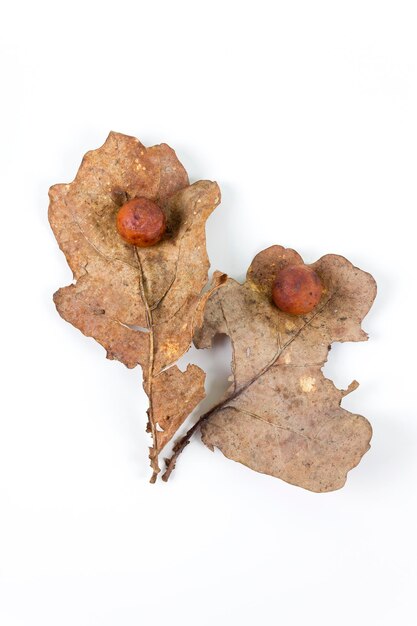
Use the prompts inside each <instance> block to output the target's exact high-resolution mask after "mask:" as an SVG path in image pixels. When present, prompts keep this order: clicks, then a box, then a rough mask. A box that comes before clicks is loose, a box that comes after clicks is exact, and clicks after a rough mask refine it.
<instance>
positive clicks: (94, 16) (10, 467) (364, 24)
mask: <svg viewBox="0 0 417 626" xmlns="http://www.w3.org/2000/svg"><path fill="white" fill-rule="evenodd" d="M416 11H417V7H416V3H415V2H413V1H410V2H401V1H400V0H395V1H392V2H384V1H383V0H377V1H375V2H372V1H366V0H360V1H357V2H355V1H352V0H350V1H349V2H340V1H337V0H336V1H335V0H329V1H328V2H323V1H319V0H315V1H314V2H311V1H306V2H301V1H296V0H294V1H287V2H270V3H268V2H265V1H260V0H258V1H257V2H252V3H249V2H245V1H240V2H237V3H232V2H230V3H227V2H226V1H225V0H223V2H217V1H215V0H210V2H204V3H202V2H197V1H194V2H191V1H190V2H186V1H180V0H173V1H171V2H161V1H156V0H153V1H148V2H144V1H142V0H139V1H135V2H125V1H122V0H118V1H117V2H106V1H101V2H87V1H85V2H73V1H72V2H57V1H55V2H47V1H44V0H38V1H37V2H18V1H15V2H10V3H8V4H7V5H6V4H3V8H2V9H1V13H2V14H1V16H0V29H1V38H0V46H1V82H0V85H1V87H2V95H1V101H0V107H1V116H0V126H1V135H0V137H1V146H0V150H1V164H0V172H1V216H2V217H1V228H0V255H1V275H2V278H1V287H2V289H1V294H2V296H1V310H0V313H1V333H2V335H1V353H2V354H1V367H2V370H3V371H2V374H1V378H0V380H1V389H2V391H1V395H0V402H1V416H0V622H1V624H2V625H4V626H38V625H39V626H57V625H59V626H67V625H68V626H74V625H77V626H96V625H97V626H136V625H142V624H151V625H152V626H162V625H167V624H171V625H173V626H180V625H181V626H188V625H194V624H198V625H199V626H208V625H211V624H220V625H225V626H226V625H227V626H229V625H230V624H239V626H249V625H252V624H258V623H259V624H283V625H285V626H299V625H300V626H303V625H304V624H309V625H311V626H319V625H320V626H334V625H335V624H337V625H338V626H345V625H346V626H347V625H349V626H350V625H351V624H359V625H362V624H375V625H378V626H385V625H391V624H401V626H414V625H415V624H416V623H417V609H416V604H415V600H413V595H414V592H415V589H416V582H417V580H416V573H417V571H416V567H417V566H416V562H417V545H416V530H415V529H416V523H417V506H416V505H417V495H416V478H417V454H416V443H417V426H416V408H415V406H416V400H415V389H416V383H415V380H416V365H415V363H416V349H417V342H416V330H415V328H416V322H415V317H416V315H417V299H416V293H417V287H416V265H415V249H416V229H415V219H414V218H415V213H416V210H417V184H416V183H417V177H416V173H417V37H416V31H417V13H416ZM111 129H112V130H117V131H120V132H124V133H127V134H131V135H136V136H138V137H139V138H140V139H141V140H142V142H143V143H145V144H146V145H152V144H155V143H159V142H167V143H169V144H170V145H171V146H173V147H174V148H175V149H176V150H177V153H178V156H179V157H180V159H181V160H182V162H183V163H184V165H185V166H186V168H187V169H188V171H189V173H190V177H191V179H192V180H197V179H199V178H211V179H215V180H217V181H218V182H219V184H220V185H221V188H222V191H223V202H222V204H221V206H220V207H219V208H218V209H217V211H216V212H215V214H213V216H212V217H211V218H210V220H209V223H208V229H207V231H208V251H209V254H210V257H211V260H212V268H213V269H221V270H223V271H225V272H228V273H229V274H230V275H231V276H233V277H235V278H239V279H241V278H242V277H243V275H244V273H245V270H246V268H247V266H248V265H249V263H250V261H251V259H252V257H253V256H254V254H255V253H257V252H258V251H259V250H261V249H262V248H264V247H266V246H268V245H271V244H273V243H280V244H283V245H286V246H291V247H294V248H296V249H297V250H298V251H299V252H300V253H301V254H302V255H303V256H304V258H305V260H306V261H307V262H312V261H314V260H315V259H317V258H319V257H320V256H321V255H323V254H325V253H327V252H335V253H340V254H342V255H345V256H346V257H348V258H349V259H350V260H351V261H353V262H354V263H355V264H356V265H358V266H359V267H361V268H363V269H366V270H368V271H370V272H371V273H372V274H373V275H374V276H375V277H376V279H377V281H378V285H379V296H378V299H377V301H376V304H375V306H374V308H373V310H372V312H371V314H370V315H369V316H368V317H367V318H366V320H365V323H364V328H365V330H367V331H368V332H369V333H370V341H369V342H368V343H361V344H354V345H348V344H344V345H339V344H338V345H335V346H334V349H333V350H332V352H331V354H330V359H329V362H328V364H327V365H326V367H325V373H326V375H327V376H329V377H331V378H332V379H333V380H334V381H335V382H336V384H337V385H338V386H340V387H346V386H347V384H349V383H350V382H351V380H352V379H354V378H356V379H358V380H359V381H360V382H361V386H360V388H359V389H358V390H357V391H356V392H355V393H353V394H351V395H349V396H348V397H347V398H346V399H345V400H344V406H345V407H346V408H348V409H351V410H353V411H357V412H359V413H362V414H363V415H366V416H367V417H368V418H369V419H370V420H371V422H372V424H373V427H374V437H373V442H372V449H371V451H370V452H369V453H368V454H367V455H366V456H365V458H364V459H363V461H362V462H361V464H360V465H359V467H358V468H356V469H355V470H353V471H352V472H351V473H350V475H349V478H348V482H347V485H346V487H345V488H344V489H342V490H341V491H338V492H335V493H330V494H322V495H318V494H313V493H309V492H307V491H303V490H302V489H299V488H297V487H292V486H290V485H287V484H285V483H284V482H282V481H279V480H277V479H274V478H270V477H267V476H263V475H261V474H256V473H255V472H252V471H250V470H248V469H246V468H245V467H243V466H240V465H238V464H236V463H233V462H231V461H228V460H227V459H225V458H224V457H223V456H222V455H221V453H220V452H218V451H217V452H216V453H214V454H213V453H211V452H210V451H209V450H207V449H206V448H204V447H203V445H202V444H201V443H200V441H199V440H195V441H194V443H193V444H192V445H191V446H189V447H188V449H187V450H186V451H185V452H184V454H183V456H182V458H181V459H180V461H179V463H178V467H177V470H176V472H175V474H174V476H173V479H172V481H171V482H170V483H168V484H164V483H159V484H157V485H155V486H151V485H149V483H148V478H149V468H148V460H147V450H146V446H147V443H148V440H147V436H146V435H145V433H144V423H145V416H144V412H145V409H146V398H145V396H144V394H143V392H142V389H141V381H140V371H139V370H133V371H128V370H127V369H126V368H124V367H123V366H122V365H120V364H118V363H115V362H110V361H107V360H106V359H105V358H104V351H103V349H102V348H101V347H100V346H99V345H98V344H95V342H94V341H93V340H91V339H87V338H85V337H84V336H83V335H82V334H81V333H80V332H78V331H77V330H75V329H74V328H73V327H71V326H70V325H69V324H66V323H64V322H63V321H62V320H61V318H60V317H59V316H58V315H57V313H56V311H55V308H54V306H53V304H52V301H51V296H52V293H53V292H54V291H55V290H56V289H57V288H58V287H59V286H63V285H65V284H68V283H69V282H70V281H71V278H72V277H71V274H70V271H69V268H68V267H67V265H66V263H65V260H64V257H63V255H62V254H61V253H60V251H59V249H58V247H57V245H56V242H55V240H54V238H53V236H52V234H51V232H50V230H49V226H48V223H47V203H48V201H47V191H48V187H49V186H50V185H51V184H53V183H57V182H69V181H71V180H72V179H73V177H74V175H75V173H76V170H77V168H78V165H79V163H80V161H81V158H82V156H83V154H84V153H85V152H86V151H87V150H89V149H92V148H96V147H98V146H100V145H101V144H102V143H103V141H104V140H105V138H106V136H107V133H108V131H109V130H111ZM228 356H229V353H228V351H227V350H226V352H223V353H222V352H215V353H214V354H211V355H210V354H209V353H208V352H205V353H204V354H200V353H199V354H198V355H197V351H196V350H192V351H191V353H190V354H189V358H190V359H192V360H194V361H197V362H198V363H201V364H202V365H203V367H204V368H206V369H207V370H208V374H209V375H208V381H207V384H208V389H209V392H210V398H209V401H212V398H213V397H214V396H215V395H216V393H218V392H219V390H220V388H221V387H222V385H224V379H225V376H226V375H227V369H228V366H227V358H228ZM213 390H214V391H213Z"/></svg>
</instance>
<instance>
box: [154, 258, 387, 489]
mask: <svg viewBox="0 0 417 626" xmlns="http://www.w3.org/2000/svg"><path fill="white" fill-rule="evenodd" d="M300 263H303V261H302V259H301V257H300V256H299V254H297V252H295V251H294V250H290V249H285V248H282V247H281V246H272V247H270V248H268V249H266V250H264V251H263V252H260V253H259V254H258V255H257V256H256V257H255V259H254V260H253V262H252V264H251V266H250V268H249V270H248V273H247V278H246V282H245V283H244V284H243V285H241V284H239V283H237V282H236V281H234V280H232V279H228V281H227V284H226V286H225V287H223V288H222V289H221V290H219V291H218V292H216V293H214V294H213V295H212V296H211V298H210V300H209V301H208V302H207V305H206V311H205V318H204V324H203V325H202V327H201V328H200V329H199V330H198V331H197V332H196V335H195V339H194V341H195V343H196V345H197V347H200V348H206V347H210V346H211V344H212V341H213V339H214V337H215V336H216V335H218V334H223V333H224V334H227V335H228V336H229V337H230V339H231V342H232V349H233V360H232V372H233V382H232V385H231V388H230V389H229V392H228V394H227V396H226V398H225V399H224V400H223V401H222V402H220V403H219V404H218V405H217V406H216V407H214V409H212V410H211V411H209V412H208V413H207V414H206V415H205V416H203V417H202V418H201V420H200V424H201V430H202V439H203V441H204V443H205V444H206V445H207V446H208V447H209V448H211V449H213V448H214V447H217V448H219V449H220V450H221V451H222V452H223V454H224V455H225V456H226V457H228V458H230V459H233V460H235V461H238V462H240V463H243V464H244V465H247V466H248V467H250V468H252V469H254V470H256V471H258V472H262V473H265V474H270V475H272V476H276V477H278V478H281V479H283V480H285V481H287V482H288V483H291V484H294V485H299V486H300V487H304V488H305V489H309V490H311V491H316V492H324V491H332V490H334V489H339V488H340V487H342V486H343V485H344V483H345V481H346V475H347V472H348V471H349V470H350V469H352V468H353V467H355V466H356V465H357V464H358V463H359V461H360V459H361V457H362V456H363V454H364V453H365V452H366V451H367V450H368V449H369V442H370V439H371V435H372V430H371V426H370V424H369V422H368V421H367V420H366V419H365V418H364V417H362V416H360V415H354V414H352V413H349V412H348V411H346V410H345V409H343V408H341V406H340V404H341V401H342V398H343V396H344V395H346V394H347V393H349V392H350V391H353V389H355V388H356V387H357V383H356V381H354V382H353V383H352V384H351V385H350V386H349V388H348V389H347V390H346V391H341V390H339V389H337V388H336V387H335V385H334V384H333V383H332V381H330V380H329V379H327V378H326V377H325V376H324V375H323V372H322V367H323V365H324V363H325V361H326V360H327V355H328V352H329V349H330V347H331V345H330V344H331V343H332V342H335V341H338V342H344V341H364V340H366V339H367V335H366V333H364V331H363V330H362V329H361V322H362V320H363V318H364V317H365V315H366V314H367V312H368V311H369V309H370V307H371V305H372V302H373V300H374V298H375V295H376V284H375V281H374V279H373V278H372V276H371V275H370V274H367V273H365V272H363V271H361V270H360V269H358V268H356V267H354V266H353V265H352V264H351V263H350V262H349V261H347V260H346V259H345V258H343V257H341V256H335V255H327V256H324V257H322V258H321V259H320V260H319V261H317V262H316V263H313V264H312V265H311V267H312V268H313V269H314V270H315V271H316V272H317V274H318V275H319V276H320V278H321V280H322V283H323V285H324V293H323V295H322V298H321V301H320V303H319V304H318V306H317V307H316V308H315V309H314V310H313V311H312V312H311V313H309V314H308V315H303V316H293V315H289V314H286V313H283V312H282V311H280V310H278V309H277V308H276V307H275V306H274V305H273V303H272V301H271V295H270V294H271V287H272V283H273V281H274V279H275V277H276V274H277V272H278V271H279V270H280V269H282V268H284V267H285V266H287V265H292V264H300ZM195 429H196V427H194V431H195ZM185 443H186V442H185V439H184V440H182V444H183V445H182V447H184V444H185ZM178 447H181V446H178ZM174 461H175V459H174ZM170 470H172V466H171V467H169V465H168V470H167V472H166V474H167V473H168V476H169V473H170Z"/></svg>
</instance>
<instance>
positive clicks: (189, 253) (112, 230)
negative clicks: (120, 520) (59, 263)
mask: <svg viewBox="0 0 417 626" xmlns="http://www.w3.org/2000/svg"><path fill="white" fill-rule="evenodd" d="M137 196H144V197H146V198H150V199H151V200H154V201H156V202H157V203H158V204H159V205H160V206H161V207H162V209H163V210H164V212H165V215H166V218H167V231H166V234H165V237H164V239H163V240H162V241H161V242H160V243H159V244H157V245H155V246H153V247H150V248H136V247H135V246H131V245H129V244H127V243H125V242H124V241H123V240H122V239H121V237H120V236H119V234H118V232H117V230H116V214H117V211H118V209H119V207H120V205H121V204H123V203H124V202H126V201H127V200H129V199H131V198H135V197H137ZM219 202H220V190H219V188H218V186H217V184H216V183H214V182H211V181H199V182H197V183H195V184H193V185H189V181H188V176H187V173H186V171H185V169H184V168H183V166H182V165H181V163H180V162H179V161H178V159H177V157H176V154H175V152H174V151H173V150H172V149H171V148H170V147H169V146H167V145H166V144H161V145H158V146H153V147H151V148H145V146H143V145H142V144H141V143H140V141H139V140H138V139H136V138H134V137H129V136H126V135H122V134H119V133H114V132H112V133H110V135H109V136H108V138H107V140H106V142H105V143H104V145H103V146H102V147H101V148H99V149H97V150H93V151H91V152H88V153H87V154H86V155H85V156H84V159H83V161H82V163H81V166H80V168H79V170H78V173H77V176H76V178H75V180H74V181H73V182H72V183H70V184H60V185H54V186H53V187H51V189H50V206H49V220H50V224H51V227H52V229H53V231H54V234H55V237H56V239H57V241H58V244H59V246H60V248H61V250H62V251H63V252H64V254H65V256H66V259H67V262H68V264H69V266H70V268H71V270H72V272H73V275H74V281H73V284H72V285H69V286H68V287H64V288H62V289H59V290H58V291H57V292H56V293H55V295H54V301H55V304H56V307H57V309H58V312H59V313H60V315H61V316H62V317H63V318H64V319H65V320H67V321H68V322H70V323H71V324H73V325H74V326H76V327H77V328H79V329H80V330H81V331H82V332H83V333H84V334H85V335H87V336H90V337H94V339H96V340H97V341H98V342H99V343H100V344H101V345H102V346H104V348H105V349H106V351H107V357H108V358H109V359H117V360H119V361H121V362H122V363H124V364H125V365H126V366H127V367H129V368H132V367H135V366H136V365H137V364H140V365H141V366H142V369H143V377H144V389H145V391H146V393H147V395H148V397H149V409H148V430H149V432H151V434H152V438H153V445H152V447H151V448H150V459H151V467H152V470H153V473H152V478H151V481H152V482H154V481H155V480H156V476H157V474H158V472H159V464H158V456H159V453H160V452H161V450H162V448H163V447H164V446H165V444H166V443H167V442H168V441H169V440H170V439H171V438H172V437H173V435H174V433H175V432H176V430H177V429H178V427H179V426H180V425H181V424H182V422H183V421H184V420H185V418H186V417H187V416H188V415H189V413H190V412H191V411H192V410H193V408H194V407H195V406H196V405H197V404H198V403H199V402H200V401H201V400H202V398H203V397H204V395H205V394H204V380H205V374H204V372H203V371H202V370H201V369H200V368H198V367H197V366H196V365H189V366H188V368H187V369H186V371H185V372H182V371H181V370H179V369H178V367H177V366H176V365H174V363H175V362H176V361H177V360H178V358H179V357H180V356H181V355H183V354H184V353H185V352H186V351H187V350H188V348H189V346H190V343H191V340H192V336H193V333H194V327H195V324H197V323H201V319H202V313H203V309H204V303H205V301H206V300H207V298H208V297H209V296H210V294H211V293H212V290H213V289H215V288H216V287H217V286H218V285H219V284H221V283H222V281H224V280H225V277H224V276H223V275H221V274H220V273H216V274H215V276H214V278H213V283H212V285H211V288H210V289H208V290H207V291H206V292H205V293H204V295H202V290H203V288H204V286H205V285H206V282H207V272H208V268H209V261H208V257H207V253H206V247H205V222H206V220H207V218H208V216H209V215H210V213H211V212H212V211H213V209H214V208H215V207H216V206H217V205H218V204H219Z"/></svg>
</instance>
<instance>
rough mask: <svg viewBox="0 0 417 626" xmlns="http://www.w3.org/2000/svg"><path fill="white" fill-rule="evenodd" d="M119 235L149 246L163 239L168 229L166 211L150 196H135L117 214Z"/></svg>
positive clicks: (134, 242) (140, 244) (143, 246)
mask: <svg viewBox="0 0 417 626" xmlns="http://www.w3.org/2000/svg"><path fill="white" fill-rule="evenodd" d="M116 224H117V230H118V232H119V235H120V236H121V237H122V238H123V239H124V240H125V241H127V243H130V244H132V245H134V246H140V247H141V248H147V247H148V246H153V245H155V244H156V243H158V241H161V239H162V237H163V236H164V233H165V230H166V219H165V215H164V212H163V211H162V209H161V207H159V206H158V205H157V204H156V203H155V202H153V201H152V200H149V199H148V198H143V197H140V198H133V200H129V201H128V202H126V203H125V204H124V205H123V206H122V207H121V208H120V209H119V212H118V214H117V221H116Z"/></svg>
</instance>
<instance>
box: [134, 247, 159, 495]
mask: <svg viewBox="0 0 417 626" xmlns="http://www.w3.org/2000/svg"><path fill="white" fill-rule="evenodd" d="M135 255H136V260H137V263H138V268H139V274H140V284H139V289H140V295H141V298H142V301H143V305H144V307H145V317H146V325H147V327H148V329H149V362H148V374H147V376H145V381H146V393H147V396H148V398H149V408H148V411H147V412H148V420H149V427H150V431H151V435H152V441H153V446H152V447H151V448H149V459H150V461H151V468H152V476H151V478H150V482H151V483H154V482H155V481H156V478H157V476H158V474H159V472H160V468H159V465H158V443H157V430H156V424H155V421H154V418H153V402H152V384H153V378H154V376H153V374H154V362H155V345H154V329H153V319H152V311H151V309H150V306H149V303H148V299H147V297H146V293H145V285H144V273H143V268H142V262H141V259H140V256H139V252H138V249H137V248H136V246H135Z"/></svg>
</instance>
